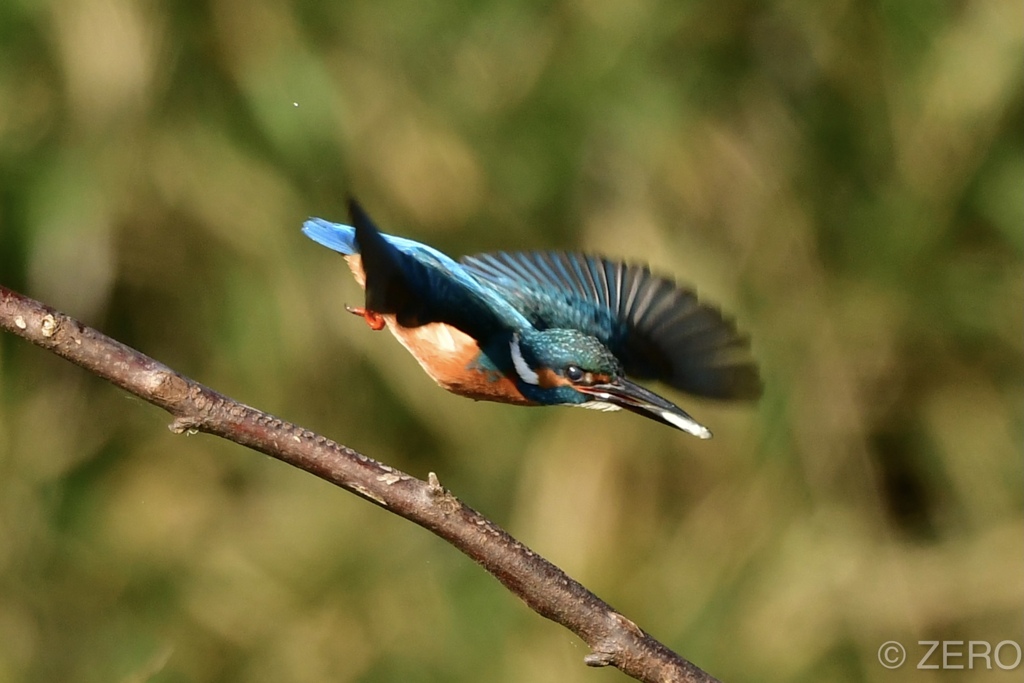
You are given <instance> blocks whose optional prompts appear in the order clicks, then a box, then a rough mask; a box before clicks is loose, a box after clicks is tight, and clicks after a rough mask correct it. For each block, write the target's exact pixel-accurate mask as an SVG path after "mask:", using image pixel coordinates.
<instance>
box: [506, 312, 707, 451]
mask: <svg viewBox="0 0 1024 683" xmlns="http://www.w3.org/2000/svg"><path fill="white" fill-rule="evenodd" d="M509 351H510V353H511V357H512V367H513V368H514V369H515V374H516V377H517V379H518V382H517V384H518V387H519V390H520V391H521V392H522V394H523V396H525V397H526V398H528V399H529V400H531V401H534V402H536V403H539V404H541V405H573V406H580V407H583V408H596V409H599V410H619V409H622V408H625V409H626V410H629V411H632V412H634V413H637V414H638V415H643V416H644V417H648V418H651V419H652V420H656V421H657V422H661V423H662V424H667V425H669V426H672V427H676V428H677V429H681V430H683V431H684V432H688V433H690V434H693V435H694V436H698V437H700V438H702V439H708V438H710V437H711V432H710V431H709V430H708V429H707V427H704V426H703V425H701V424H699V423H698V422H697V421H696V420H694V419H693V418H692V417H690V416H689V415H687V414H686V413H685V412H684V411H683V410H682V409H680V408H679V407H678V406H676V405H675V404H674V403H672V402H671V401H668V400H666V399H664V398H662V397H661V396H658V395H657V394H655V393H654V392H652V391H649V390H647V389H644V388H643V387H642V386H640V385H639V384H635V383H634V382H631V381H629V380H627V379H626V378H625V376H624V375H623V372H622V364H621V363H620V362H619V360H618V359H617V358H616V357H615V355H614V354H613V353H612V352H611V351H610V350H608V347H606V346H605V345H604V344H602V343H601V342H600V341H599V340H598V339H597V338H595V337H592V336H590V335H588V334H584V333H583V332H580V331H578V330H572V329H549V330H530V331H525V332H518V333H516V334H513V335H512V338H511V340H510V342H509Z"/></svg>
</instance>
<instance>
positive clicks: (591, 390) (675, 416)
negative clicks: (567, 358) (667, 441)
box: [576, 378, 711, 439]
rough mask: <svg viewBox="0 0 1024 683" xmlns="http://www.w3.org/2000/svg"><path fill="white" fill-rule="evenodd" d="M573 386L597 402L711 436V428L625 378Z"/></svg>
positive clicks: (690, 431) (698, 434)
mask: <svg viewBox="0 0 1024 683" xmlns="http://www.w3.org/2000/svg"><path fill="white" fill-rule="evenodd" d="M576 389H577V390H578V391H581V392H583V393H585V394H589V395H591V396H593V397H594V398H595V399H596V400H598V401H603V402H605V403H610V404H611V405H615V406H618V407H620V408H625V409H626V410H629V411H631V412H634V413H636V414H637V415H643V416H644V417H648V418H650V419H652V420H655V421H656V422H661V423H662V424H666V425H669V426H670V427H675V428H676V429H681V430H683V431H684V432H686V433H688V434H693V435H694V436H696V437H698V438H700V439H710V438H711V430H710V429H708V428H707V427H705V426H704V425H702V424H700V423H699V422H697V421H696V420H694V419H693V418H692V417H690V416H689V415H687V414H686V412H685V411H684V410H683V409H682V408H680V407H679V406H677V405H676V404H674V403H672V402H671V401H668V400H666V399H664V398H662V397H661V396H658V395H657V394H656V393H654V392H653V391H648V390H647V389H644V388H643V387H642V386H640V385H639V384H634V383H633V382H630V381H629V380H628V379H624V378H620V379H615V380H613V381H611V382H608V383H606V384H594V385H592V386H589V387H582V386H578V387H576Z"/></svg>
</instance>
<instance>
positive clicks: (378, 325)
mask: <svg viewBox="0 0 1024 683" xmlns="http://www.w3.org/2000/svg"><path fill="white" fill-rule="evenodd" d="M345 310H347V311H348V312H349V313H351V314H353V315H358V316H362V318H363V320H365V321H366V324H367V325H369V326H370V329H371V330H383V329H384V316H382V315H381V314H380V313H376V312H374V311H371V310H369V309H367V308H362V307H359V306H345Z"/></svg>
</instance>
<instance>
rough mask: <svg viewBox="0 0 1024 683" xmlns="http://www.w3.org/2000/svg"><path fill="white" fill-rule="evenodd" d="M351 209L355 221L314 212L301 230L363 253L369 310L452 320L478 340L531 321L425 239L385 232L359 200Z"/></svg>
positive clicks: (408, 318)
mask: <svg viewBox="0 0 1024 683" xmlns="http://www.w3.org/2000/svg"><path fill="white" fill-rule="evenodd" d="M349 209H350V212H351V215H352V222H353V223H354V224H355V227H352V226H348V225H341V224H338V223H331V222H328V221H325V220H323V219H321V218H310V219H309V220H307V221H306V222H305V223H304V224H303V226H302V232H303V233H305V235H306V236H307V237H309V238H310V239H312V240H313V241H315V242H317V243H319V244H322V245H323V246H325V247H327V248H329V249H333V250H334V251H337V252H340V253H342V254H360V255H361V257H362V261H363V270H364V271H365V273H366V306H367V308H369V309H370V310H372V311H375V312H377V313H384V314H394V315H395V316H396V319H397V321H398V323H399V324H401V325H403V326H404V327H417V326H419V325H425V324H427V323H432V322H443V323H447V324H450V325H453V326H455V327H457V328H459V329H460V330H462V331H463V332H465V333H466V334H468V335H470V336H472V337H474V338H475V339H477V340H486V339H488V338H489V337H490V336H491V335H493V334H496V333H500V332H502V331H508V330H519V329H523V328H525V327H528V326H529V322H528V321H527V320H526V318H525V317H524V316H523V315H522V314H520V313H519V312H518V311H517V310H516V309H515V308H514V307H512V306H511V305H509V304H508V303H507V302H506V301H505V300H504V299H503V298H502V297H501V296H500V295H499V294H498V293H497V292H495V291H494V289H493V288H492V287H491V286H490V285H489V284H488V283H485V282H480V281H479V280H477V279H476V278H474V277H473V276H472V275H470V274H469V273H468V272H467V271H466V269H465V267H463V266H462V265H461V264H460V263H458V262H457V261H454V260H453V259H451V258H449V257H448V256H446V255H444V254H442V253H441V252H439V251H438V250H436V249H433V248H431V247H428V246H427V245H425V244H420V243H419V242H414V241H412V240H408V239H405V238H402V237H394V236H392V235H384V234H382V233H381V232H380V231H379V230H377V228H376V226H374V224H373V222H372V221H371V220H370V218H369V216H367V215H366V213H365V212H364V211H363V210H362V208H361V207H360V206H359V205H358V204H357V203H356V202H354V201H352V202H350V205H349Z"/></svg>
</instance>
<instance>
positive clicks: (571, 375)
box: [565, 365, 583, 382]
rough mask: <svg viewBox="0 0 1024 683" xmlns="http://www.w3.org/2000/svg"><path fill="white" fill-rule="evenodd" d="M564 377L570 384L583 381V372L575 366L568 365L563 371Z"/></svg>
mask: <svg viewBox="0 0 1024 683" xmlns="http://www.w3.org/2000/svg"><path fill="white" fill-rule="evenodd" d="M565 377H566V379H568V380H569V381H570V382H579V381H580V380H581V379H583V370H581V369H580V368H579V367H578V366H576V365H570V366H569V367H567V368H566V369H565Z"/></svg>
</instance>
